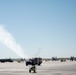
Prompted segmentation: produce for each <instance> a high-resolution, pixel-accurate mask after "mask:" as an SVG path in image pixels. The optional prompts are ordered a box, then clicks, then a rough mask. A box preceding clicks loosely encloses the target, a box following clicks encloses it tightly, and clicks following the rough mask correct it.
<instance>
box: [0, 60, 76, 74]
mask: <svg viewBox="0 0 76 75" xmlns="http://www.w3.org/2000/svg"><path fill="white" fill-rule="evenodd" d="M36 68H37V73H29V66H26V65H25V63H17V62H13V63H0V75H76V61H73V62H72V61H66V62H60V61H48V62H43V63H42V65H41V66H36Z"/></svg>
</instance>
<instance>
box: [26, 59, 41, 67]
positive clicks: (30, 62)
mask: <svg viewBox="0 0 76 75" xmlns="http://www.w3.org/2000/svg"><path fill="white" fill-rule="evenodd" d="M41 63H42V58H32V59H29V60H28V61H26V66H28V65H38V66H40V65H41Z"/></svg>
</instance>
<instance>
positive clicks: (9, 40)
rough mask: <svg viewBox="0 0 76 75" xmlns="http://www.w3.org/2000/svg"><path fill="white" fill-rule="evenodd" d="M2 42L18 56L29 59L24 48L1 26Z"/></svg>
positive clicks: (0, 36)
mask: <svg viewBox="0 0 76 75" xmlns="http://www.w3.org/2000/svg"><path fill="white" fill-rule="evenodd" d="M0 41H1V42H2V43H3V44H4V45H6V46H7V47H8V48H9V49H11V50H13V51H14V52H15V53H16V54H17V55H19V56H20V57H22V58H27V56H25V54H24V52H23V48H22V47H21V46H20V45H19V44H17V42H16V40H15V39H14V37H13V36H12V34H11V33H9V32H8V31H6V29H5V27H3V26H1V25H0Z"/></svg>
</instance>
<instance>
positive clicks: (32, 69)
mask: <svg viewBox="0 0 76 75" xmlns="http://www.w3.org/2000/svg"><path fill="white" fill-rule="evenodd" d="M31 71H33V72H34V73H36V66H35V65H32V67H30V69H29V73H31Z"/></svg>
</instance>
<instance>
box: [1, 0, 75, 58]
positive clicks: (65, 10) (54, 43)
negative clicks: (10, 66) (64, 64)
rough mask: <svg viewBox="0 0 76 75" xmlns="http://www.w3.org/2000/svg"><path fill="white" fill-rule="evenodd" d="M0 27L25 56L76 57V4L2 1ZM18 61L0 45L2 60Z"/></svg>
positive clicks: (69, 0) (46, 0)
mask: <svg viewBox="0 0 76 75" xmlns="http://www.w3.org/2000/svg"><path fill="white" fill-rule="evenodd" d="M0 25H2V26H5V28H6V30H7V31H8V32H10V33H11V34H12V35H13V37H14V38H15V39H16V42H17V43H18V44H19V45H21V46H22V48H23V49H24V53H25V55H28V56H31V57H43V58H51V57H53V56H54V57H56V56H57V57H70V56H76V0H0ZM17 57H19V56H18V55H17V54H16V53H14V52H13V51H12V50H11V49H9V48H8V47H6V46H5V45H4V44H2V43H1V42H0V58H17Z"/></svg>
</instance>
